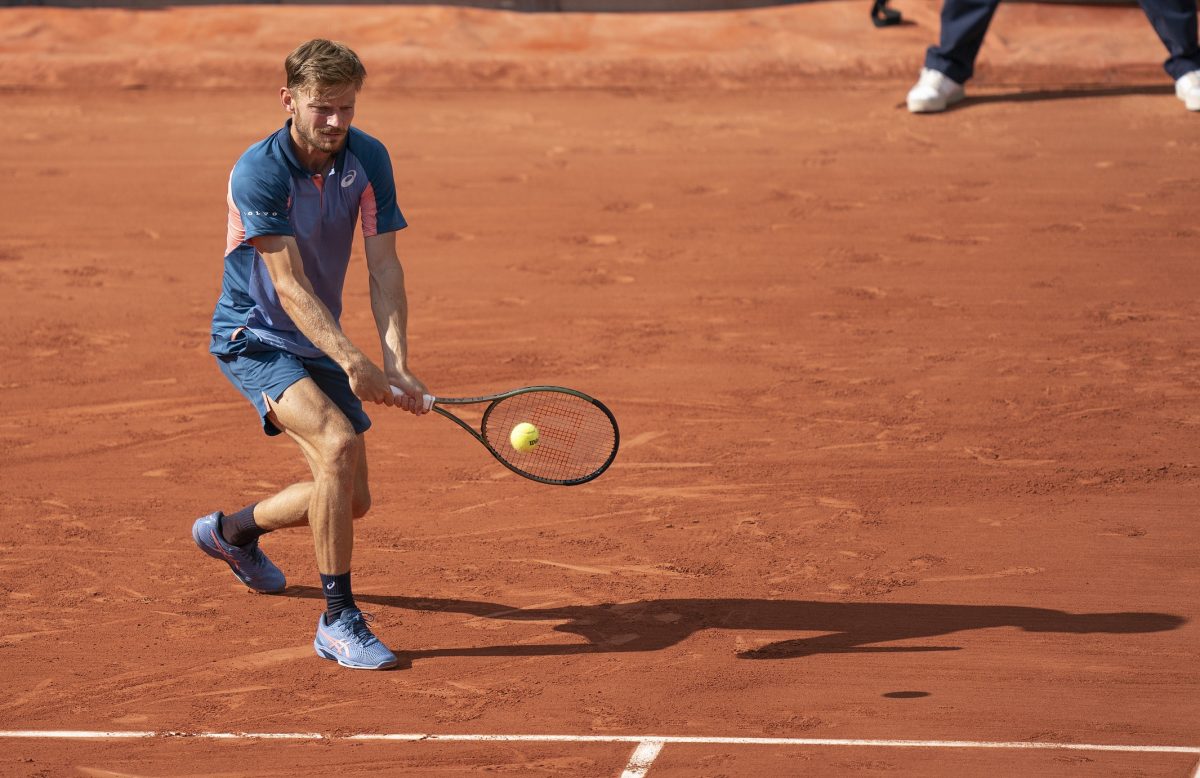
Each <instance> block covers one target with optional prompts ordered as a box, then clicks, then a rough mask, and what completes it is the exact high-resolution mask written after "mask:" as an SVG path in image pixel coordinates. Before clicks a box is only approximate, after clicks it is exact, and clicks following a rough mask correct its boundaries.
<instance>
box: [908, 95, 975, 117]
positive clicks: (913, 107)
mask: <svg viewBox="0 0 1200 778" xmlns="http://www.w3.org/2000/svg"><path fill="white" fill-rule="evenodd" d="M964 97H966V95H965V94H961V93H960V94H958V95H955V96H953V97H948V98H946V101H945V102H942V101H940V100H939V101H937V102H934V101H932V100H908V101H907V103H908V112H909V113H941V112H942V111H944V110H946V109H947V108H949V107H950V106H952V105H955V104H956V103H960V102H962V100H963V98H964Z"/></svg>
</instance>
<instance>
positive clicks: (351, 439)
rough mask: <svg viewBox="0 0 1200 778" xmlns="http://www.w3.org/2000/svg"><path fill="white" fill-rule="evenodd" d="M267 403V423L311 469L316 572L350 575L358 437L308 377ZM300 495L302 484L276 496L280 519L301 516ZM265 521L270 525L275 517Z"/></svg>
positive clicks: (310, 515)
mask: <svg viewBox="0 0 1200 778" xmlns="http://www.w3.org/2000/svg"><path fill="white" fill-rule="evenodd" d="M268 403H269V405H270V407H271V421H272V422H273V423H274V424H275V425H276V426H277V427H279V428H280V429H281V430H283V431H285V432H287V433H288V435H290V436H291V437H292V439H293V440H295V441H296V442H297V443H298V444H299V445H300V449H301V450H302V451H303V452H304V455H305V457H306V458H307V459H308V463H309V466H310V467H311V469H312V473H313V480H312V482H311V484H309V485H307V492H308V507H307V514H308V524H309V526H310V527H311V528H312V533H313V545H314V547H315V551H316V557H317V569H318V570H319V571H320V572H321V573H324V574H326V575H340V574H343V573H346V572H349V570H350V559H351V556H352V554H353V551H354V523H353V520H352V507H351V506H352V503H353V498H354V486H355V475H356V473H357V470H358V462H359V454H360V453H361V448H362V444H361V441H360V439H359V436H357V435H355V434H354V429H353V428H352V427H351V426H350V422H349V420H348V419H346V416H345V415H344V414H343V413H342V412H341V411H340V410H338V408H337V406H336V405H334V404H333V402H332V401H331V400H330V399H329V398H328V397H327V396H326V395H325V393H324V392H322V391H321V390H320V389H319V388H318V387H317V385H316V383H314V382H313V381H312V380H311V379H307V378H306V379H304V380H302V381H298V382H296V383H295V384H292V385H291V386H290V387H288V389H287V391H286V392H284V393H283V396H282V397H280V398H279V400H277V401H270V400H268ZM364 466H365V465H364ZM304 491H306V486H305V484H298V485H296V486H293V487H289V488H288V489H285V490H284V491H283V492H282V493H281V495H277V497H281V499H280V500H279V502H280V503H282V505H281V506H279V507H282V508H283V510H282V511H280V513H281V514H282V518H283V520H285V521H288V520H290V521H298V520H299V519H300V518H301V515H298V514H299V508H298V506H299V505H302V504H303V503H302V499H303V497H304ZM265 518H267V520H268V521H270V520H273V519H275V518H276V517H275V516H267V517H265ZM255 519H256V521H257V511H256V516H255Z"/></svg>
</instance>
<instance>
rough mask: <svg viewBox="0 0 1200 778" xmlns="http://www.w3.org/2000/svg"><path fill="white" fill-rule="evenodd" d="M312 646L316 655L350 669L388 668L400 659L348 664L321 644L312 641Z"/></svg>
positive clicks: (396, 663) (398, 662)
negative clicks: (379, 663)
mask: <svg viewBox="0 0 1200 778" xmlns="http://www.w3.org/2000/svg"><path fill="white" fill-rule="evenodd" d="M313 648H314V649H316V651H317V656H319V657H321V658H322V659H328V660H330V661H333V662H337V663H338V664H339V665H341V666H342V667H349V668H350V669H351V670H390V669H392V668H393V667H395V666H396V665H398V664H400V659H399V657H397V658H396V659H393V660H392V661H391V662H384V663H383V664H381V665H355V664H350V663H349V662H346V661H344V660H343V659H342V658H341V657H339V656H338V655H337V654H334V653H332V652H330V651H326V650H325V649H324V648H321V646H319V645H317V644H316V643H313Z"/></svg>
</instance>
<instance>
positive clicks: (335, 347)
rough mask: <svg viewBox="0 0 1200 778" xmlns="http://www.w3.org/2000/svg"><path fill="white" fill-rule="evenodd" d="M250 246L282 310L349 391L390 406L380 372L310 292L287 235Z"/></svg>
mask: <svg viewBox="0 0 1200 778" xmlns="http://www.w3.org/2000/svg"><path fill="white" fill-rule="evenodd" d="M250 243H251V244H252V245H253V246H254V248H255V249H257V250H258V253H259V254H261V255H262V258H263V261H264V262H265V263H266V266H267V272H268V273H270V275H271V282H272V283H273V284H274V285H275V293H276V294H278V295H279V303H280V305H282V306H283V310H284V311H285V312H286V313H287V315H288V316H290V317H291V319H292V321H293V322H294V323H295V324H296V326H297V327H298V328H299V329H300V331H301V332H302V333H304V335H305V336H306V337H307V338H308V339H309V340H310V341H312V343H313V345H314V346H316V347H317V348H319V349H321V350H322V351H324V352H325V354H326V355H328V356H329V358H330V359H332V360H333V361H334V362H336V363H337V364H338V365H339V366H340V367H341V368H342V369H343V370H345V371H346V375H347V376H349V378H350V388H351V389H352V390H353V391H354V394H355V395H356V396H357V397H358V398H359V399H360V400H363V401H365V402H373V403H382V404H384V405H394V404H395V399H394V397H393V396H392V390H391V387H390V386H389V385H388V380H387V377H386V376H385V375H384V373H383V371H382V370H380V369H379V368H378V367H376V366H375V364H374V363H372V362H371V360H369V359H367V357H366V355H365V354H363V353H362V352H361V351H359V350H358V348H357V347H356V346H355V345H354V344H353V343H351V342H350V339H349V338H347V337H346V334H345V333H344V332H342V329H341V327H339V326H338V324H337V322H336V321H334V318H333V314H331V313H330V312H329V308H327V307H326V306H325V303H323V302H321V300H320V298H319V297H317V295H316V293H315V292H314V291H313V288H312V284H311V283H310V282H309V280H308V276H306V275H305V274H304V263H303V260H302V259H301V257H300V247H299V246H298V245H297V244H296V239H295V238H293V237H291V236H290V235H261V236H259V237H256V238H251V239H250Z"/></svg>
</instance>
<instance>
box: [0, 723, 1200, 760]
mask: <svg viewBox="0 0 1200 778" xmlns="http://www.w3.org/2000/svg"><path fill="white" fill-rule="evenodd" d="M156 737H162V738H206V739H212V740H326V741H337V740H355V741H363V740H380V741H444V742H475V743H478V742H526V743H639V744H640V743H646V742H654V743H661V744H667V743H695V744H701V745H704V744H711V745H752V746H757V745H762V746H857V747H875V748H999V749H1014V750H1028V749H1041V750H1050V751H1118V752H1127V753H1143V754H1196V755H1200V746H1153V745H1151V746H1138V745H1113V744H1102V743H1051V742H1047V741H1037V740H1016V741H997V740H866V739H846V738H809V737H803V738H784V737H692V736H671V735H439V734H435V733H398V734H370V733H362V734H358V735H327V734H322V733H319V732H180V731H172V730H162V731H151V730H142V731H101V730H63V729H59V730H45V729H15V730H0V738H45V739H71V738H76V739H93V740H105V739H111V738H156Z"/></svg>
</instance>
